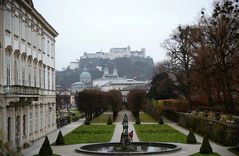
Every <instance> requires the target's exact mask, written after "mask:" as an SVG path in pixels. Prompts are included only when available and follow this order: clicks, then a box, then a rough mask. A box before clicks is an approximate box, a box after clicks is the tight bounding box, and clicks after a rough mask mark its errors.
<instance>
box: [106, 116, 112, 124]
mask: <svg viewBox="0 0 239 156" xmlns="http://www.w3.org/2000/svg"><path fill="white" fill-rule="evenodd" d="M107 125H112V119H111V116H109V118H108V121H107Z"/></svg>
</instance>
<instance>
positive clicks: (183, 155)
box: [23, 110, 236, 156]
mask: <svg viewBox="0 0 239 156" xmlns="http://www.w3.org/2000/svg"><path fill="white" fill-rule="evenodd" d="M124 114H127V116H128V121H129V131H131V130H133V131H134V136H133V141H134V142H138V141H139V139H138V136H137V134H136V132H135V129H134V126H133V124H134V122H135V119H134V117H133V115H132V113H131V112H130V111H128V110H122V111H120V112H119V113H118V116H117V118H116V120H115V125H116V127H115V131H114V134H113V137H112V139H111V142H119V140H120V135H121V132H122V129H123V128H122V120H123V116H124ZM82 123H83V120H81V121H78V122H73V123H72V124H69V125H67V126H65V127H63V128H61V129H60V130H61V131H62V133H63V135H65V134H67V133H69V132H70V131H72V130H73V129H75V128H76V127H78V126H79V125H81V124H82ZM164 123H165V124H168V125H170V126H171V127H173V128H175V129H177V130H178V131H180V132H182V133H183V134H185V135H188V130H186V129H184V128H182V127H180V126H178V125H177V123H174V122H172V121H170V120H167V119H165V118H164ZM142 124H144V123H142ZM147 124H148V123H147ZM154 124H157V123H154ZM58 131H59V130H57V131H54V132H52V133H50V134H48V137H49V140H50V142H51V143H52V142H54V141H55V139H56V136H57V134H58ZM195 136H196V138H197V141H198V142H200V143H201V142H202V140H203V138H202V137H201V136H199V135H195ZM43 141H44V138H42V139H40V140H38V141H36V142H35V143H34V144H33V146H32V147H30V148H28V149H27V150H25V151H23V155H24V156H32V155H33V154H36V153H38V151H39V149H40V147H41V145H42V143H43ZM210 143H211V146H212V148H213V151H214V152H217V153H219V154H220V155H221V156H236V155H235V154H233V153H231V152H229V151H228V147H223V146H219V145H217V144H215V143H213V142H210ZM174 144H176V145H178V146H180V147H181V150H179V151H176V152H173V153H168V154H160V156H166V155H167V156H188V155H191V154H193V153H196V152H198V151H199V149H200V146H201V144H196V145H190V144H182V143H174ZM81 145H83V144H76V145H65V146H52V149H53V151H54V153H56V154H59V155H61V156H87V154H82V153H77V152H75V149H76V148H78V147H79V146H81ZM157 155H158V154H157ZM151 156H154V155H151ZM155 156H156V155H155Z"/></svg>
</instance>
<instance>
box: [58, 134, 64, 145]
mask: <svg viewBox="0 0 239 156" xmlns="http://www.w3.org/2000/svg"><path fill="white" fill-rule="evenodd" d="M56 145H65V140H64V137H63V135H62V133H61V131H59V133H58V136H57V138H56Z"/></svg>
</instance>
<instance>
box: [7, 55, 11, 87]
mask: <svg viewBox="0 0 239 156" xmlns="http://www.w3.org/2000/svg"><path fill="white" fill-rule="evenodd" d="M6 62H7V69H6V72H7V73H6V74H7V85H9V84H10V80H11V58H10V55H9V54H6Z"/></svg>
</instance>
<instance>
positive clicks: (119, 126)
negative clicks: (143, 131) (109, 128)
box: [111, 110, 139, 142]
mask: <svg viewBox="0 0 239 156" xmlns="http://www.w3.org/2000/svg"><path fill="white" fill-rule="evenodd" d="M125 114H127V116H128V124H129V129H128V131H129V132H131V131H132V130H133V132H134V134H133V141H134V142H138V141H139V139H138V136H137V134H136V132H135V129H134V125H133V124H134V123H135V118H134V116H133V115H132V113H131V112H130V111H128V110H122V111H120V112H119V113H118V116H117V118H116V119H115V131H114V134H113V137H112V139H111V142H120V136H121V133H122V130H123V126H122V121H123V118H124V115H125Z"/></svg>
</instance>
